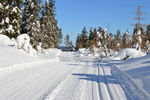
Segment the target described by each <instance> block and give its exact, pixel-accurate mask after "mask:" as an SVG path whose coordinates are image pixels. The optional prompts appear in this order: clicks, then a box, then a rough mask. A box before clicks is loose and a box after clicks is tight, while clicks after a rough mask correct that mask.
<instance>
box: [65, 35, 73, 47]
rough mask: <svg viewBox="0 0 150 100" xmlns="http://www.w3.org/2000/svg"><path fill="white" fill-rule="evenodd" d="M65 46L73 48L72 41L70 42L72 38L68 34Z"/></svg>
mask: <svg viewBox="0 0 150 100" xmlns="http://www.w3.org/2000/svg"><path fill="white" fill-rule="evenodd" d="M65 45H66V46H67V47H72V46H73V44H72V41H71V40H70V36H69V35H68V34H67V35H66V37H65Z"/></svg>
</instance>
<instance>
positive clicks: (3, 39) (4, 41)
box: [0, 34, 12, 45]
mask: <svg viewBox="0 0 150 100" xmlns="http://www.w3.org/2000/svg"><path fill="white" fill-rule="evenodd" d="M0 45H12V41H11V40H10V38H9V37H8V36H6V35H2V34H0Z"/></svg>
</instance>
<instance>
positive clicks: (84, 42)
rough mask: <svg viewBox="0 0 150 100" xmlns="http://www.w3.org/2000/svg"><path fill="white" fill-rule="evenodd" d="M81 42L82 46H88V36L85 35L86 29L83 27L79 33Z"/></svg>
mask: <svg viewBox="0 0 150 100" xmlns="http://www.w3.org/2000/svg"><path fill="white" fill-rule="evenodd" d="M81 42H82V48H87V47H88V37H87V30H86V28H85V27H84V28H83V30H82V34H81Z"/></svg>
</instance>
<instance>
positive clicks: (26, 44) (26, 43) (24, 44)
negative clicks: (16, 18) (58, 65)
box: [16, 34, 37, 55]
mask: <svg viewBox="0 0 150 100" xmlns="http://www.w3.org/2000/svg"><path fill="white" fill-rule="evenodd" d="M16 41H17V43H18V45H17V46H18V48H19V49H23V50H24V51H26V52H27V53H29V54H31V55H36V54H37V51H36V50H34V49H33V48H32V46H31V44H30V37H29V36H28V35H27V34H22V35H20V36H18V37H17V39H16Z"/></svg>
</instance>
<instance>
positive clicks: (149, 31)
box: [146, 25, 150, 41]
mask: <svg viewBox="0 0 150 100" xmlns="http://www.w3.org/2000/svg"><path fill="white" fill-rule="evenodd" d="M146 37H147V40H149V41H150V25H147V27H146Z"/></svg>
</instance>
